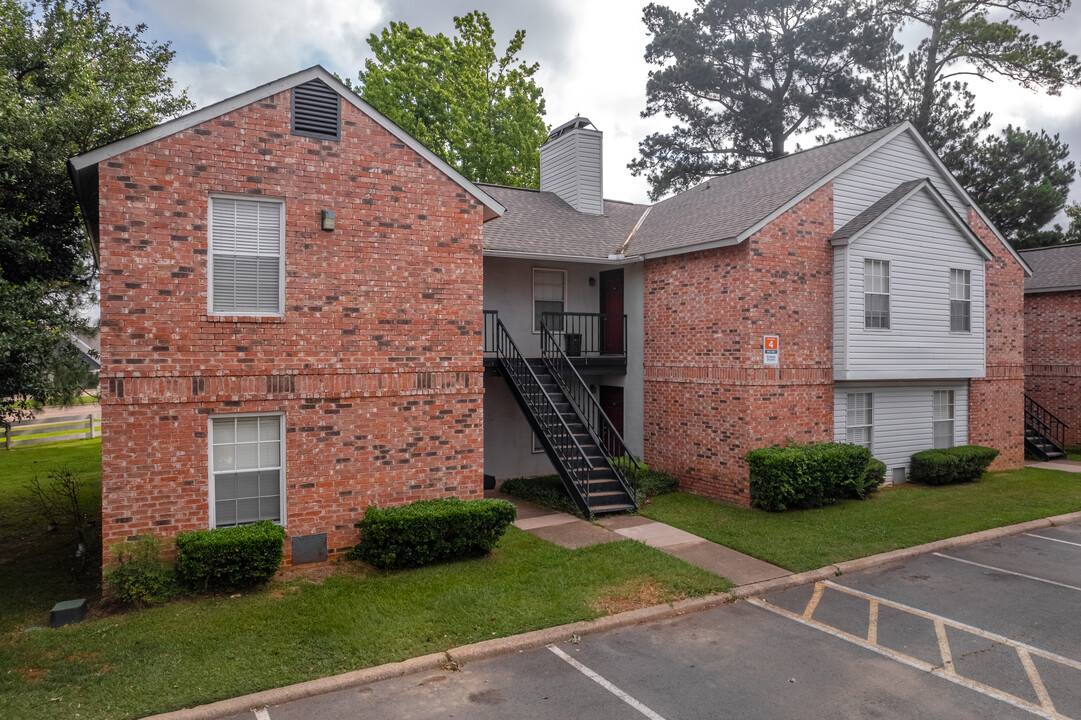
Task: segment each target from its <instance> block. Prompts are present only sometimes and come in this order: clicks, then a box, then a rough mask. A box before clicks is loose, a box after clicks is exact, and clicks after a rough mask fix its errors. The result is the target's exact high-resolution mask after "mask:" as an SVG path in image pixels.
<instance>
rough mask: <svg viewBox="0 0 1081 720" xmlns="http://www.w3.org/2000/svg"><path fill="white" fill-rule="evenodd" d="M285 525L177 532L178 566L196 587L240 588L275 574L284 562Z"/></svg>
mask: <svg viewBox="0 0 1081 720" xmlns="http://www.w3.org/2000/svg"><path fill="white" fill-rule="evenodd" d="M284 541H285V528H283V527H281V526H280V525H275V524H274V523H272V522H271V521H269V520H263V521H261V522H257V523H255V524H254V525H241V526H239V527H229V528H216V529H214V530H197V531H195V532H183V533H180V534H179V535H177V536H176V549H177V570H178V572H179V575H180V578H181V580H182V581H183V582H184V584H186V585H187V586H188V587H190V588H192V589H193V590H197V591H202V592H206V591H208V590H211V589H216V590H239V589H241V588H246V587H251V586H253V585H258V584H260V583H264V582H266V581H268V580H270V579H271V578H272V577H274V574H275V573H276V572H278V567H279V566H280V565H281V562H282V543H284Z"/></svg>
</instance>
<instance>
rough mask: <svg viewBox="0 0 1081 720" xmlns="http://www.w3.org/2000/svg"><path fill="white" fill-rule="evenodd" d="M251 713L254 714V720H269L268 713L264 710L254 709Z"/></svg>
mask: <svg viewBox="0 0 1081 720" xmlns="http://www.w3.org/2000/svg"><path fill="white" fill-rule="evenodd" d="M252 712H254V713H255V720H270V713H269V712H267V709H266V708H256V709H255V710H252Z"/></svg>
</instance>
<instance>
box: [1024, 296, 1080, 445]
mask: <svg viewBox="0 0 1081 720" xmlns="http://www.w3.org/2000/svg"><path fill="white" fill-rule="evenodd" d="M1025 392H1026V393H1028V394H1029V395H1031V396H1032V397H1033V399H1034V400H1036V402H1038V403H1040V404H1041V405H1043V406H1044V407H1045V408H1047V409H1048V410H1049V411H1051V412H1052V413H1054V414H1055V416H1056V417H1058V418H1059V419H1060V420H1062V422H1064V423H1066V424H1067V425H1069V428H1068V429H1067V431H1066V442H1068V443H1070V444H1081V290H1067V291H1064V292H1042V293H1029V294H1027V295H1025Z"/></svg>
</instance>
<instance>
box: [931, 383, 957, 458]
mask: <svg viewBox="0 0 1081 720" xmlns="http://www.w3.org/2000/svg"><path fill="white" fill-rule="evenodd" d="M940 397H941V398H944V399H945V400H946V403H945V404H943V405H942V406H941V407H942V408H943V409H945V410H946V412H947V416H946V417H940V416H939V407H940V406H939V402H938V400H939V398H940ZM956 401H957V396H956V395H955V394H954V391H953V390H932V391H931V446H932V447H933V448H934V449H935V450H943V449H946V448H951V447H954V446H955V445H956V444H957V404H956ZM940 425H943V426H944V425H949V428H950V444H949V445H940V444H939V442H938V432H937V431H938V428H939V426H940Z"/></svg>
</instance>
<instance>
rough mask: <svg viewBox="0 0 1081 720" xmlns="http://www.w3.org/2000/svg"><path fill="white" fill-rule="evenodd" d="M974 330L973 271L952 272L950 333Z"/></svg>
mask: <svg viewBox="0 0 1081 720" xmlns="http://www.w3.org/2000/svg"><path fill="white" fill-rule="evenodd" d="M971 330H972V271H971V270H955V269H954V270H950V332H970V331H971Z"/></svg>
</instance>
